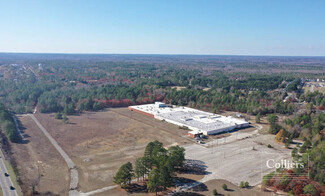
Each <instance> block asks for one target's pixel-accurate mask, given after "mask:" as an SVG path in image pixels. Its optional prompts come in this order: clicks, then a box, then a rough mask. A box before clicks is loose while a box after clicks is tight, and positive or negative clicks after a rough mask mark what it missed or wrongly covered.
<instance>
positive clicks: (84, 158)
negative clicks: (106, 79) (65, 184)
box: [35, 108, 191, 192]
mask: <svg viewBox="0 0 325 196" xmlns="http://www.w3.org/2000/svg"><path fill="white" fill-rule="evenodd" d="M35 116H36V117H37V119H38V120H39V121H40V123H41V124H42V125H43V126H44V127H45V128H46V129H47V131H48V132H49V133H50V134H51V135H52V137H54V138H55V139H56V141H57V142H58V143H59V145H60V146H61V147H62V148H63V149H64V150H65V151H66V152H67V153H68V154H69V156H70V157H71V158H72V159H73V161H74V162H75V163H76V165H77V168H78V170H79V177H80V179H79V187H80V190H81V191H82V192H88V191H92V190H95V189H99V188H103V187H107V186H110V185H113V182H112V179H113V175H114V174H115V172H116V171H117V169H118V168H119V167H120V166H121V164H123V163H126V162H127V161H131V162H134V161H135V159H136V158H138V157H140V156H142V155H143V152H144V148H145V146H146V145H147V143H148V142H150V141H153V140H159V141H161V142H163V143H164V145H165V146H168V145H173V144H179V145H184V144H188V143H191V141H190V140H188V139H187V138H186V137H184V136H185V135H186V134H187V131H186V130H182V129H179V127H178V126H175V125H172V124H169V123H166V122H161V121H158V120H156V119H153V118H150V117H147V116H144V115H142V114H138V113H136V112H130V111H129V110H128V109H127V108H116V109H107V110H105V111H102V112H95V113H91V112H87V113H84V114H82V115H79V116H78V115H75V116H69V123H68V124H65V123H64V122H62V121H61V120H57V119H55V118H54V114H39V113H36V114H35ZM67 173H68V172H67Z"/></svg>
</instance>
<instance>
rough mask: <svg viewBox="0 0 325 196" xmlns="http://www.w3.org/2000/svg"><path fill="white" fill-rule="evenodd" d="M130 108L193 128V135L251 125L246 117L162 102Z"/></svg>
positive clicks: (215, 132)
mask: <svg viewBox="0 0 325 196" xmlns="http://www.w3.org/2000/svg"><path fill="white" fill-rule="evenodd" d="M129 110H131V111H137V112H140V113H142V114H145V115H148V116H151V117H154V118H156V119H159V120H165V121H166V122H169V123H172V124H176V125H178V126H181V127H187V128H188V129H190V130H191V131H190V132H189V135H190V136H192V137H195V135H198V134H204V135H212V134H217V133H222V132H227V131H231V130H234V129H236V128H243V127H247V126H249V122H247V121H245V120H244V119H239V118H234V117H231V116H221V115H216V114H213V113H209V112H204V111H200V110H196V109H192V108H188V107H175V106H173V107H168V106H166V104H165V103H162V102H156V103H155V104H145V105H136V106H130V107H129Z"/></svg>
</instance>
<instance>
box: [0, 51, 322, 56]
mask: <svg viewBox="0 0 325 196" xmlns="http://www.w3.org/2000/svg"><path fill="white" fill-rule="evenodd" d="M0 54H53V55H56V54H61V55H161V56H164V55H165V56H251V57H325V55H324V56H320V55H267V54H195V53H192V54H182V53H177V54H170V53H84V52H80V53H77V52H76V53H75V52H65V53H64V52H0Z"/></svg>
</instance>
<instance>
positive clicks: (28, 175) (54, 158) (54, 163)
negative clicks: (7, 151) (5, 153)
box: [11, 116, 69, 195]
mask: <svg viewBox="0 0 325 196" xmlns="http://www.w3.org/2000/svg"><path fill="white" fill-rule="evenodd" d="M19 120H20V122H21V124H22V125H23V128H22V131H23V132H24V135H25V141H24V142H22V143H20V144H16V143H12V144H11V145H12V152H13V156H14V158H15V160H16V162H17V165H18V166H17V167H18V170H19V174H20V179H21V181H22V183H23V184H22V189H23V190H24V191H27V190H28V191H30V190H31V189H32V186H33V185H36V190H37V191H39V192H42V193H44V192H48V191H49V192H52V193H54V194H59V195H67V193H68V188H69V175H68V174H69V173H68V172H69V171H68V167H67V165H66V164H65V162H64V161H63V159H62V158H61V156H60V155H59V153H58V152H57V151H56V150H55V148H54V147H53V146H52V145H51V144H50V143H49V141H48V139H47V138H46V137H45V136H44V135H43V133H42V132H41V130H40V129H39V128H38V127H37V125H36V124H35V123H34V121H33V120H32V119H31V118H30V117H29V116H19ZM24 195H26V192H25V193H24Z"/></svg>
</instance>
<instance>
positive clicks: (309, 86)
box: [303, 82, 325, 93]
mask: <svg viewBox="0 0 325 196" xmlns="http://www.w3.org/2000/svg"><path fill="white" fill-rule="evenodd" d="M303 89H304V91H305V92H306V93H307V92H315V91H319V92H321V93H325V83H324V82H307V83H306V84H305V86H304V87H303Z"/></svg>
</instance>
